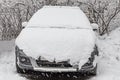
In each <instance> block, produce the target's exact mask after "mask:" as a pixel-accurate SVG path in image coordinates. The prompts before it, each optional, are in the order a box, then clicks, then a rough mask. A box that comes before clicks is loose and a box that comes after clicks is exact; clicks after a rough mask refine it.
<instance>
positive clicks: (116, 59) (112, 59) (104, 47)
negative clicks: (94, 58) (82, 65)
mask: <svg viewBox="0 0 120 80" xmlns="http://www.w3.org/2000/svg"><path fill="white" fill-rule="evenodd" d="M98 46H99V50H100V61H99V64H98V75H97V76H95V77H93V78H92V79H90V80H120V28H118V29H116V30H115V31H113V32H111V34H110V35H109V36H106V35H105V36H103V37H102V38H100V39H99V40H98Z"/></svg>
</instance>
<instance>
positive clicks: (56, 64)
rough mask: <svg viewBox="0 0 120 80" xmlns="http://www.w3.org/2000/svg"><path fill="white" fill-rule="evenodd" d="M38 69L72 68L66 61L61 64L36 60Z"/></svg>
mask: <svg viewBox="0 0 120 80" xmlns="http://www.w3.org/2000/svg"><path fill="white" fill-rule="evenodd" d="M36 62H37V64H38V66H39V67H58V68H65V67H72V65H70V64H69V63H68V62H67V61H62V62H58V63H56V62H49V61H48V60H36Z"/></svg>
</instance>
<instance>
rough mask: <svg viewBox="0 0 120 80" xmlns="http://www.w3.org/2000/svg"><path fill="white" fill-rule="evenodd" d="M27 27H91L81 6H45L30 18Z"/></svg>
mask: <svg viewBox="0 0 120 80" xmlns="http://www.w3.org/2000/svg"><path fill="white" fill-rule="evenodd" d="M27 27H67V28H68V27H72V28H76V27H79V28H89V29H91V27H90V22H89V20H88V19H87V17H86V15H85V14H84V13H83V12H82V11H81V9H80V8H79V7H69V6H62V7H61V6H44V7H43V8H42V9H40V10H38V11H37V12H36V13H35V14H34V16H33V17H32V18H31V19H30V21H29V23H28V25H27Z"/></svg>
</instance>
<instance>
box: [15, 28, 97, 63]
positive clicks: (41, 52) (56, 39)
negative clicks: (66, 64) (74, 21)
mask: <svg viewBox="0 0 120 80" xmlns="http://www.w3.org/2000/svg"><path fill="white" fill-rule="evenodd" d="M16 45H17V46H18V47H19V48H20V49H23V52H24V53H25V54H27V56H31V57H33V58H35V59H36V58H38V57H39V56H42V57H44V58H45V59H47V60H49V61H53V60H54V59H55V60H56V61H57V62H59V61H64V60H68V59H70V62H71V64H73V63H76V62H79V61H80V65H83V64H84V63H85V62H87V60H88V57H90V54H91V52H92V51H93V47H94V45H95V35H94V32H93V31H92V30H90V29H65V28H64V29H59V28H58V29H57V28H37V29H36V28H25V29H24V30H23V31H22V32H21V34H20V35H19V37H18V38H17V39H16ZM81 62H82V63H81Z"/></svg>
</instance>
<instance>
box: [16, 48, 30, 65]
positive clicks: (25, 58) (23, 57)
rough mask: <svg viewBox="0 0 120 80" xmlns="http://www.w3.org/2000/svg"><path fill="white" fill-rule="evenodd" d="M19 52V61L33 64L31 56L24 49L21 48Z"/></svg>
mask: <svg viewBox="0 0 120 80" xmlns="http://www.w3.org/2000/svg"><path fill="white" fill-rule="evenodd" d="M18 52H19V61H20V62H21V63H23V64H26V65H31V62H30V59H29V57H28V56H27V55H25V53H24V52H23V50H19V51H18Z"/></svg>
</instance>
